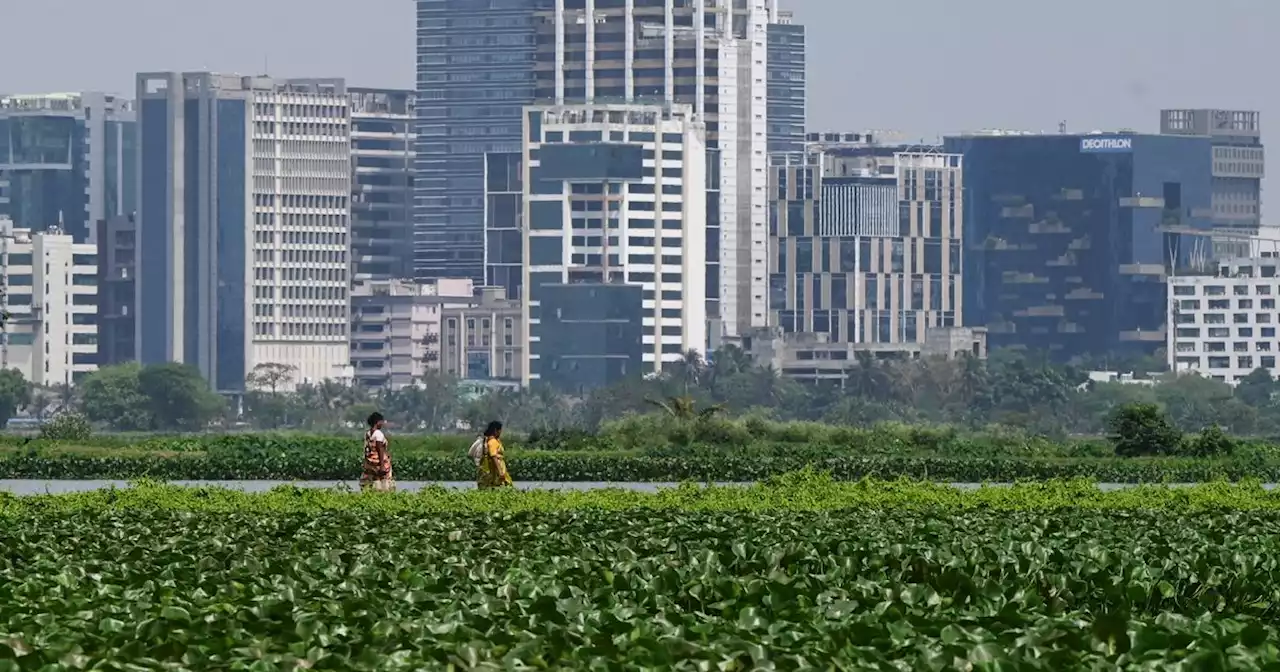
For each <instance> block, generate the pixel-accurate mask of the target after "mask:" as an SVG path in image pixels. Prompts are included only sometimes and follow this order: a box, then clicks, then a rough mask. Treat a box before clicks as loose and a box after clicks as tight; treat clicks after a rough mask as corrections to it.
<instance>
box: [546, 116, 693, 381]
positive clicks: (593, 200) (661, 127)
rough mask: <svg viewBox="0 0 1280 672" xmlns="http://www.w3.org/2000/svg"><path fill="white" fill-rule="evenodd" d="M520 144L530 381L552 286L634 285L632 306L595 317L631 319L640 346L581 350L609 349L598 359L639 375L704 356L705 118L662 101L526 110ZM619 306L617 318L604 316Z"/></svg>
mask: <svg viewBox="0 0 1280 672" xmlns="http://www.w3.org/2000/svg"><path fill="white" fill-rule="evenodd" d="M524 137H525V142H524V153H523V164H524V166H525V179H524V181H523V183H524V199H523V202H524V221H525V222H527V225H526V226H525V227H524V230H523V245H524V259H525V263H524V266H523V273H524V277H523V280H522V286H523V287H524V291H523V293H522V296H521V302H522V307H523V317H524V319H522V320H521V322H522V326H523V328H524V329H525V334H524V339H523V340H524V342H526V343H528V346H529V347H528V352H529V355H527V356H526V357H525V361H526V366H525V367H523V368H524V370H523V372H522V376H521V378H522V382H523V383H525V384H527V383H528V382H529V380H531V379H534V378H538V377H539V370H540V366H541V364H540V362H539V359H540V354H539V353H540V350H542V349H543V348H542V346H541V344H542V343H543V340H544V334H542V333H541V332H540V328H541V327H542V326H543V325H544V324H545V323H546V322H547V320H546V319H544V318H546V317H548V316H546V315H543V314H542V311H543V308H544V306H543V305H542V304H543V303H544V301H543V298H544V295H545V294H546V288H548V287H552V286H560V287H565V286H572V285H580V284H581V285H586V284H592V285H595V286H600V285H602V284H603V285H608V286H609V287H613V288H617V287H623V286H629V287H631V289H632V290H634V291H633V292H631V296H632V297H634V299H635V301H634V304H633V305H631V306H630V307H628V308H626V309H623V308H622V307H620V306H607V305H600V306H598V308H599V319H598V320H596V322H597V323H603V322H608V321H610V320H615V321H620V322H624V323H627V324H630V325H631V326H632V327H634V329H635V332H634V333H635V336H636V341H634V342H629V343H628V344H627V345H625V346H623V345H621V344H620V343H613V344H607V343H602V342H593V343H584V344H583V345H584V348H587V347H590V348H595V347H599V348H601V349H602V351H601V352H600V353H599V355H600V357H601V358H610V357H615V356H616V357H621V358H623V359H632V360H634V361H633V362H632V363H633V367H632V368H630V369H628V371H629V372H630V373H632V374H639V373H642V372H643V373H652V372H657V371H661V370H662V367H663V365H664V364H665V363H669V362H676V361H680V360H681V359H682V358H683V357H684V353H686V352H688V351H689V350H698V351H701V350H702V348H703V347H704V345H705V343H706V341H707V333H706V328H707V314H706V301H705V300H704V298H705V295H706V282H707V271H706V261H705V259H706V247H705V245H706V240H707V239H706V226H707V218H706V216H707V213H706V203H707V199H706V195H707V188H706V184H707V165H706V157H707V151H706V127H705V125H704V124H703V122H702V121H701V119H700V118H699V117H698V115H697V114H696V113H695V112H693V110H692V109H691V107H690V106H688V105H673V104H665V103H657V104H652V105H642V104H631V105H627V104H617V105H604V104H596V105H552V106H533V107H528V108H526V109H525V133H524ZM606 222H607V227H606V226H605V223H606ZM606 289H607V288H606ZM626 293H627V292H626V291H625V290H624V291H623V292H621V293H616V292H615V293H613V294H611V296H621V295H623V294H626ZM583 296H584V297H588V296H589V294H586V295H583ZM584 300H586V299H585V298H584ZM601 301H603V302H606V303H607V299H601ZM611 308H614V309H618V310H619V313H618V314H617V315H613V316H610V315H607V313H608V311H609V309H611ZM584 324H585V323H584ZM602 338H605V339H609V338H612V336H609V335H604V336H603V337H602ZM598 340H599V339H597V341H598ZM619 340H622V337H619ZM557 345H563V343H560V344H557ZM609 347H617V348H618V350H617V351H616V352H611V351H608V348H609ZM637 369H640V370H639V371H637ZM618 375H622V374H618Z"/></svg>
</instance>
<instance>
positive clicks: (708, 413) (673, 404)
mask: <svg viewBox="0 0 1280 672" xmlns="http://www.w3.org/2000/svg"><path fill="white" fill-rule="evenodd" d="M645 401H647V402H649V403H650V404H653V405H654V406H657V407H658V408H661V409H662V410H663V411H665V412H666V414H667V415H669V416H670V417H671V418H672V419H675V420H678V421H680V422H696V421H700V420H706V419H707V418H710V417H712V416H714V415H716V414H717V413H722V412H723V411H724V404H714V405H712V406H708V407H706V408H703V409H699V408H697V402H696V401H694V399H693V397H691V396H689V395H687V394H686V395H683V396H678V397H667V398H666V399H665V400H657V399H645Z"/></svg>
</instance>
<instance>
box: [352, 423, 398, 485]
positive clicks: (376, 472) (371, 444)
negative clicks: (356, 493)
mask: <svg viewBox="0 0 1280 672" xmlns="http://www.w3.org/2000/svg"><path fill="white" fill-rule="evenodd" d="M386 424H387V421H386V419H385V418H383V417H382V414H381V413H374V414H372V415H370V416H369V431H367V432H365V433H364V471H363V472H362V473H361V474H360V489H361V490H370V489H372V490H377V491H380V492H388V491H391V490H395V489H396V479H395V475H394V474H393V473H392V472H391V453H390V452H388V451H387V435H386V434H384V433H383V432H382V428H383V426H385V425H386Z"/></svg>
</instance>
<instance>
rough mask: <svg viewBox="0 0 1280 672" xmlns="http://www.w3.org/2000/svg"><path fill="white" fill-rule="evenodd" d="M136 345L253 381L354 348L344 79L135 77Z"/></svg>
mask: <svg viewBox="0 0 1280 672" xmlns="http://www.w3.org/2000/svg"><path fill="white" fill-rule="evenodd" d="M137 82H138V105H139V107H138V125H139V140H140V141H139V171H140V178H141V180H140V188H139V197H138V202H139V204H140V207H139V210H138V221H137V227H138V228H137V239H138V260H137V274H138V281H137V286H138V301H137V307H136V312H137V327H138V328H137V343H138V359H139V360H140V361H141V362H143V363H151V362H165V361H177V362H185V363H188V364H191V365H194V366H196V367H197V368H199V369H200V371H201V372H202V373H203V374H204V375H205V377H206V378H207V379H208V380H209V381H210V383H211V384H213V385H214V387H215V389H217V390H220V391H226V392H236V391H240V390H243V389H244V380H245V376H246V375H248V373H249V372H250V371H252V370H253V368H254V367H255V366H257V365H259V364H265V363H276V364H284V365H287V366H292V367H294V368H295V369H296V374H295V376H296V377H295V382H305V381H308V380H310V381H318V380H322V379H327V378H333V377H337V376H339V375H340V374H341V371H340V369H341V368H343V367H345V366H346V365H347V362H348V352H349V350H348V347H349V346H348V342H347V332H348V327H349V322H348V317H347V312H348V305H349V304H348V302H349V296H348V286H349V282H350V280H349V277H348V274H349V271H348V268H349V258H348V257H349V250H350V239H349V234H350V228H351V224H350V200H351V193H352V191H351V128H350V110H349V103H350V101H349V98H348V95H347V91H346V87H345V85H344V83H343V81H342V80H340V79H288V80H277V79H271V78H268V77H241V76H237V75H219V74H213V73H206V72H194V73H175V72H170V73H143V74H140V75H138V80H137Z"/></svg>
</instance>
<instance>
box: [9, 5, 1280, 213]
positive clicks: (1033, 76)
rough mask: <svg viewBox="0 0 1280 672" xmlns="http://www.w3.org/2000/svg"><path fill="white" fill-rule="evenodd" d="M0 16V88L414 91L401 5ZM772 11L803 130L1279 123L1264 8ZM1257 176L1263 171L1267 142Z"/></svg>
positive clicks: (1275, 25) (909, 134)
mask: <svg viewBox="0 0 1280 672" xmlns="http://www.w3.org/2000/svg"><path fill="white" fill-rule="evenodd" d="M0 5H2V6H3V9H2V10H0V23H3V25H4V28H5V30H4V38H3V39H0V64H3V67H0V91H2V92H9V93H26V92H44V91H78V90H91V89H92V90H106V91H114V92H118V93H126V94H127V93H131V92H132V88H133V74H134V73H135V72H138V71H146V70H215V71H222V72H241V73H260V72H263V71H264V68H267V69H268V71H269V73H270V74H273V75H278V76H341V77H345V78H347V80H348V82H349V83H350V84H355V85H363V86H399V87H406V88H408V87H412V86H413V83H414V37H413V30H414V13H413V6H414V3H413V0H218V1H217V2H210V1H208V0H198V1H197V0H0ZM782 5H783V8H784V9H786V8H789V9H791V10H793V11H794V12H795V15H796V20H797V21H798V22H800V23H803V24H805V25H806V26H807V30H808V41H809V50H808V57H809V70H808V74H809V120H808V121H809V126H810V128H811V129H813V130H820V129H821V130H826V129H832V130H864V129H877V130H896V131H899V132H901V133H903V135H904V136H905V139H909V140H916V139H922V138H923V139H934V138H936V137H937V136H939V135H942V134H945V133H949V132H955V131H961V130H977V129H981V128H993V127H1000V128H1017V129H1023V130H1047V131H1052V130H1056V129H1057V125H1058V122H1060V121H1065V122H1066V123H1067V125H1068V128H1069V129H1071V130H1092V129H1095V128H1111V129H1114V128H1124V127H1127V128H1133V129H1135V130H1147V131H1156V130H1158V125H1159V110H1160V108H1161V107H1228V108H1241V109H1254V110H1260V111H1261V112H1262V123H1263V128H1264V132H1265V129H1268V128H1271V127H1272V126H1271V124H1273V123H1274V124H1280V78H1277V77H1276V76H1275V75H1274V69H1275V68H1276V67H1277V66H1278V65H1280V39H1276V36H1278V35H1280V2H1278V1H1277V0H1214V1H1213V2H1204V1H1203V0H1194V1H1193V0H876V1H864V0H782ZM1051 5H1056V6H1059V7H1062V9H1059V10H1053V9H1049V7H1050V6H1051ZM55 37H56V38H57V39H56V40H55V39H53V38H55ZM1268 37H1270V38H1272V39H1268ZM1271 137H1273V136H1272V135H1271V134H1269V133H1268V134H1267V135H1265V136H1264V141H1266V140H1268V139H1269V138H1271ZM1273 142H1278V143H1280V141H1273ZM1268 164H1269V165H1268V166H1267V170H1268V173H1269V175H1272V176H1274V175H1277V171H1280V144H1277V146H1276V148H1275V149H1273V150H1272V151H1271V152H1270V157H1269V159H1268ZM1269 182H1272V183H1274V182H1275V180H1269ZM1267 210H1273V212H1274V213H1276V214H1272V215H1271V216H1267V215H1265V214H1264V217H1265V218H1266V219H1268V220H1271V221H1276V220H1277V219H1280V205H1277V206H1275V209H1273V208H1267Z"/></svg>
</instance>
